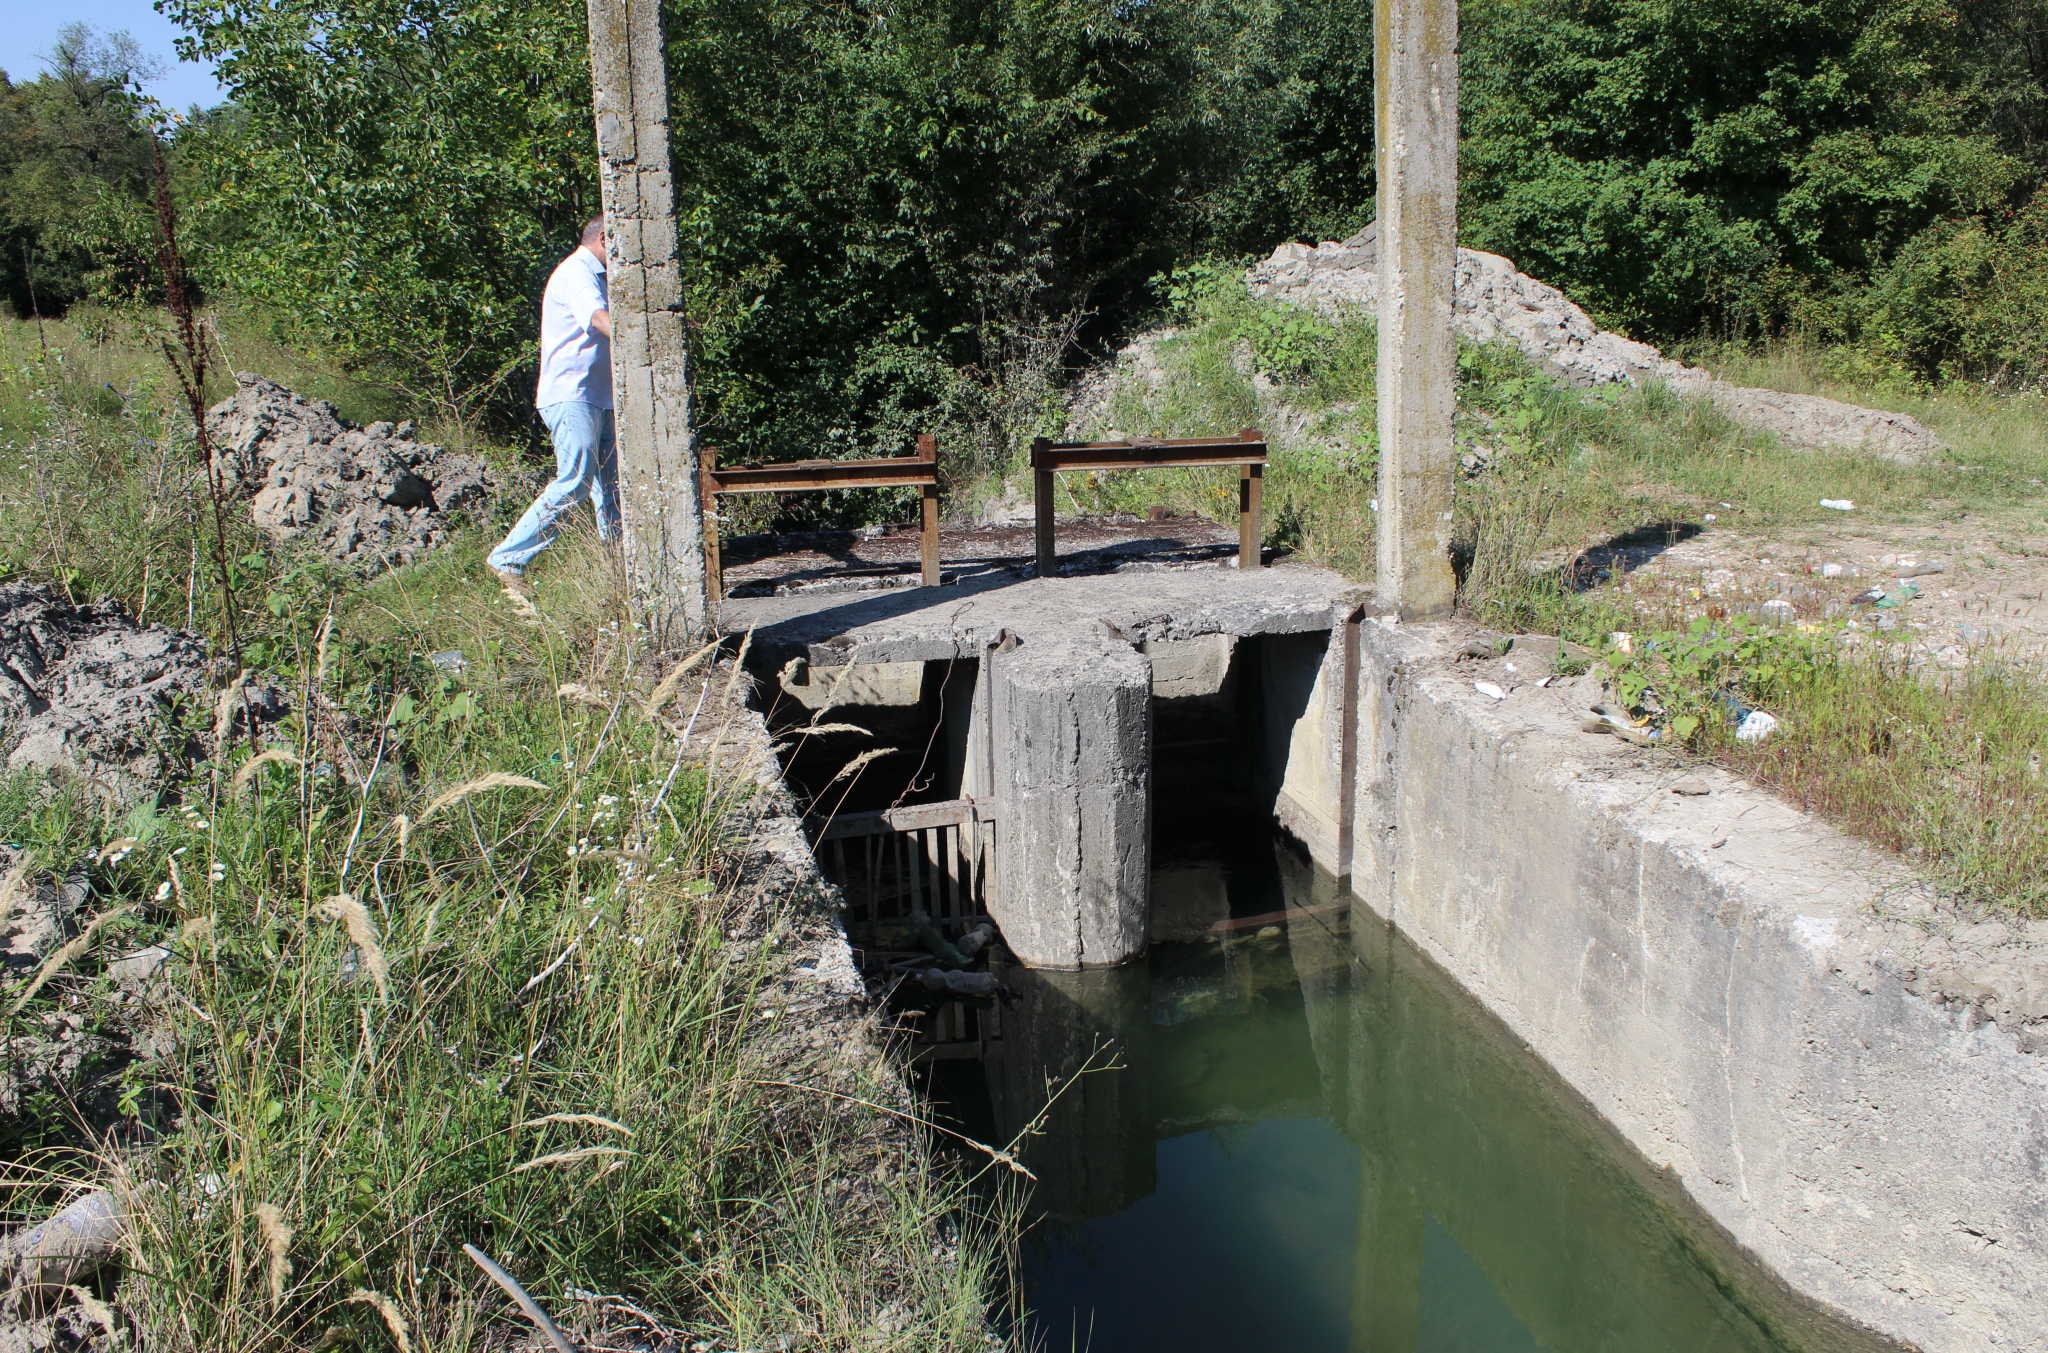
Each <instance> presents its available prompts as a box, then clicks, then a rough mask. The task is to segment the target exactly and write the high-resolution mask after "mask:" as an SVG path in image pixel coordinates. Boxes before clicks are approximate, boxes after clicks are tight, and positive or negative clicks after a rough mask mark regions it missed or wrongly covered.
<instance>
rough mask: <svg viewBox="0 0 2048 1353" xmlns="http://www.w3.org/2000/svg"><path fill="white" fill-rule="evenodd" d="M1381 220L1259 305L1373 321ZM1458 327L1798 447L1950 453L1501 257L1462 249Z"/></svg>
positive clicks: (1292, 274)
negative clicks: (1574, 293) (1742, 381)
mask: <svg viewBox="0 0 2048 1353" xmlns="http://www.w3.org/2000/svg"><path fill="white" fill-rule="evenodd" d="M1378 270H1379V223H1378V222H1374V223H1373V224H1371V225H1368V226H1367V227H1366V228H1365V229H1363V230H1361V231H1359V232H1358V233H1357V234H1356V235H1353V236H1352V237H1351V238H1350V239H1348V240H1345V241H1343V242H1341V243H1337V242H1333V241H1325V242H1324V243H1322V244H1319V245H1310V244H1294V243H1289V244H1283V245H1281V246H1280V247H1279V248H1278V249H1275V250H1274V251H1273V256H1272V257H1271V258H1268V259H1267V260H1266V261H1265V262H1263V263H1261V264H1259V265H1258V266H1257V267H1255V268H1253V269H1252V270H1251V271H1250V272H1248V273H1246V274H1245V285H1246V287H1247V288H1249V290H1250V291H1251V294H1252V295H1254V296H1257V297H1262V298H1270V299H1273V300H1279V301H1286V302H1288V303H1290V304H1294V305H1300V306H1304V307H1307V308H1310V309H1313V310H1316V311H1318V312H1319V313H1322V314H1325V315H1329V316H1332V317H1337V316H1343V315H1370V314H1372V313H1374V312H1375V309H1376V307H1377V303H1378V285H1379V278H1378ZM1452 304H1453V308H1454V312H1455V318H1454V322H1455V323H1456V325H1457V329H1458V333H1459V334H1460V335H1461V336H1462V337H1465V338H1469V339H1471V340H1473V341H1474V342H1479V343H1488V342H1493V341H1495V340H1498V339H1506V340H1509V341H1512V342H1513V343H1515V344H1516V345H1517V346H1519V347H1520V348H1521V349H1522V351H1523V352H1525V353H1527V354H1528V355H1529V356H1530V357H1532V358H1534V359H1536V361H1538V362H1540V363H1542V364H1543V365H1544V366H1545V367H1546V368H1548V369H1549V370H1550V371H1551V372H1552V373H1553V374H1555V375H1556V377H1557V378H1558V379H1559V380H1560V381H1563V382H1564V383H1566V384H1569V385H1575V386H1596V385H1609V384H1615V383H1621V382H1625V383H1627V384H1630V385H1640V384H1642V383H1643V382H1644V381H1646V380H1657V381H1662V382H1663V383H1664V384H1665V385H1668V386H1670V387H1671V388H1672V389H1674V390H1679V391H1682V392H1685V393H1689V394H1703V395H1706V396H1707V397H1708V398H1710V399H1712V400H1713V401H1714V402H1715V403H1716V404H1717V405H1719V406H1720V407H1721V408H1722V409H1724V410H1725V411H1726V412H1727V413H1728V414H1729V415H1730V416H1731V417H1734V418H1736V419H1739V420H1741V421H1742V422H1745V423H1748V424H1750V425H1752V426H1755V427H1759V428H1763V429H1765V430H1767V431H1770V432H1772V433H1775V434H1776V435H1778V436H1779V437H1782V438H1784V439H1785V440H1786V441H1788V442H1791V443H1793V444H1794V445H1798V446H1807V447H1818V448H1820V449H1823V450H1848V451H1865V452H1869V453H1871V454H1874V455H1879V456H1883V457H1885V458H1886V459H1888V460H1894V461H1898V462H1900V463H1902V464H1910V463H1913V462H1915V461H1918V460H1921V459H1923V458H1925V457H1926V456H1928V455H1931V454H1934V453H1937V452H1940V451H1944V450H1946V449H1947V448H1946V447H1945V446H1944V445H1943V443H1942V442H1941V440H1940V439H1939V438H1937V437H1936V436H1935V435H1934V434H1933V433H1931V432H1929V431H1928V430H1927V429H1926V428H1925V427H1922V426H1921V425H1920V423H1919V422H1917V421H1916V420H1914V419H1912V418H1909V417H1907V416H1906V415H1904V414H1899V413H1888V412H1886V411H1884V410H1882V409H1865V408H1861V407H1859V406H1857V405H1854V404H1844V403H1842V402H1841V401H1840V400H1834V399H1822V398H1820V397H1819V396H1817V395H1789V394H1785V393H1783V392H1781V391H1777V390H1759V389H1753V388H1750V387H1747V386H1738V385H1730V384H1728V383H1727V382H1725V381H1718V380H1715V379H1714V377H1713V376H1712V375H1711V374H1710V373H1708V372H1706V371H1702V370H1701V369H1700V368H1698V367H1691V366H1686V365H1684V364H1683V363H1680V362H1674V361H1671V360H1670V359H1669V358H1667V357H1665V356H1664V354H1662V353H1661V352H1659V351H1658V350H1657V349H1655V348H1653V347H1651V346H1650V345H1649V344H1647V343H1637V342H1635V341H1633V340H1631V339H1627V338H1623V337H1622V336H1621V335H1620V334H1616V333H1609V332H1608V331H1606V330H1604V329H1602V328H1601V327H1600V326H1599V325H1597V324H1595V323H1594V322H1593V320H1592V318H1591V317H1590V316H1588V315H1587V314H1586V312H1585V311H1583V310H1581V309H1580V308H1579V307H1578V306H1576V305H1574V304H1572V302H1571V300H1570V299H1569V298H1568V297H1566V296H1565V294H1564V293H1563V292H1561V291H1559V290H1558V289H1557V288H1556V287H1553V286H1550V285H1548V284H1546V283H1543V282H1539V281H1537V280H1536V279H1535V278H1533V277H1530V276H1528V275H1527V274H1525V273H1520V272H1517V271H1515V265H1514V264H1512V263H1510V262H1509V261H1508V260H1506V259H1504V258H1502V257H1501V256H1500V255H1498V254H1483V253H1480V252H1479V251H1478V250H1476V249H1460V250H1459V251H1458V262H1457V267H1456V271H1455V273H1454V281H1453V301H1452Z"/></svg>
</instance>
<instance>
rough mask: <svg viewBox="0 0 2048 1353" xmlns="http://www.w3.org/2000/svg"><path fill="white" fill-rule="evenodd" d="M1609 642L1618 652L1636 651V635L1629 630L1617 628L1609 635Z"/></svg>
mask: <svg viewBox="0 0 2048 1353" xmlns="http://www.w3.org/2000/svg"><path fill="white" fill-rule="evenodd" d="M1607 644H1608V646H1609V647H1610V648H1612V649H1613V650H1614V651H1615V652H1617V653H1633V652H1635V651H1636V639H1635V636H1634V635H1633V634H1630V633H1629V632H1628V631H1627V630H1616V631H1614V633H1612V634H1610V635H1608V636H1607Z"/></svg>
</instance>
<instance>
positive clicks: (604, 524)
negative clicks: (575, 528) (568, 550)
mask: <svg viewBox="0 0 2048 1353" xmlns="http://www.w3.org/2000/svg"><path fill="white" fill-rule="evenodd" d="M540 417H541V421H542V422H544V423H546V424H547V425H548V435H549V436H550V437H552V438H553V439H554V443H555V479H554V482H553V483H552V484H549V485H548V486H547V487H546V488H544V489H542V490H541V493H540V497H538V498H536V499H534V500H533V506H532V507H529V508H527V509H526V515H525V516H523V517H521V518H520V519H519V524H518V525H516V526H514V527H513V528H512V532H511V534H510V535H508V536H506V537H505V540H504V543H503V544H501V545H499V546H498V548H497V549H495V550H492V551H491V558H490V564H491V567H492V568H495V569H503V570H505V571H506V572H508V573H524V572H525V571H526V566H527V565H528V564H530V563H532V562H533V557H534V556H535V555H537V554H539V553H540V552H541V551H542V550H544V549H546V548H547V547H548V546H549V545H550V544H552V543H553V542H554V539H555V519H556V518H558V517H560V516H561V515H562V514H563V513H564V512H567V511H568V510H569V509H570V508H572V507H574V506H576V504H578V503H580V502H582V501H583V500H584V499H585V498H589V499H590V505H591V507H592V508H594V509H596V511H597V538H598V539H599V540H610V539H611V538H612V536H613V535H614V534H615V533H616V532H617V531H618V527H619V458H618V452H617V450H616V449H615V448H614V447H613V445H612V411H611V410H610V409H600V408H598V407H597V405H595V404H584V403H582V402H580V401H577V400H565V401H563V402H562V403H560V404H550V405H548V406H547V407H546V408H544V409H542V410H541V411H540Z"/></svg>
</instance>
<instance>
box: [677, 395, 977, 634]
mask: <svg viewBox="0 0 2048 1353" xmlns="http://www.w3.org/2000/svg"><path fill="white" fill-rule="evenodd" d="M697 464H698V470H697V479H698V484H699V485H700V489H701V492H702V496H703V499H704V576H705V580H706V582H707V583H708V585H709V594H710V598H711V602H712V604H713V605H716V604H717V603H718V601H719V600H720V599H721V598H722V597H723V596H724V595H725V570H724V568H723V566H722V565H721V563H720V560H719V553H718V515H717V512H716V511H715V506H716V503H717V497H718V495H719V494H721V493H815V492H820V491H822V490H825V489H894V488H914V489H922V490H923V491H924V492H923V499H924V501H923V503H922V505H921V506H922V512H921V514H920V520H919V523H918V554H919V564H920V568H921V571H922V572H923V575H924V585H925V586H926V587H937V586H938V585H939V442H938V438H936V437H934V436H933V435H932V434H931V433H929V432H927V433H925V434H923V435H922V436H920V437H919V438H918V439H917V454H916V455H913V456H895V457H891V458H890V459H887V460H799V461H792V462H788V463H785V464H781V465H746V466H735V467H732V468H728V469H723V470H721V469H719V468H718V448H717V447H715V446H701V447H699V448H698V451H697Z"/></svg>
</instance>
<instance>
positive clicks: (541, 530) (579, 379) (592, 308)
mask: <svg viewBox="0 0 2048 1353" xmlns="http://www.w3.org/2000/svg"><path fill="white" fill-rule="evenodd" d="M533 402H534V403H535V404H536V405H538V406H539V408H540V416H541V421H542V422H544V423H546V424H547V425H548V435H549V436H550V437H551V438H553V440H554V443H555V479H554V482H553V483H551V484H549V485H548V486H547V487H546V488H545V489H543V490H541V495H540V497H538V498H536V499H534V500H533V506H532V507H529V508H527V509H526V515H525V516H523V517H521V518H520V519H519V524H518V525H516V526H514V527H513V528H512V533H511V534H510V535H508V536H506V537H505V540H504V543H502V544H500V545H499V546H498V548H497V549H495V550H492V551H491V557H490V565H491V569H492V571H493V572H495V573H496V574H497V575H498V581H499V582H501V583H503V584H505V586H506V587H507V588H509V589H510V590H512V591H514V592H519V593H525V592H528V591H530V590H531V589H530V588H529V586H528V584H527V581H526V566H527V565H528V564H530V563H532V562H533V557H534V556H535V555H537V554H539V553H540V552H541V551H542V550H544V549H546V548H547V547H548V545H549V544H550V543H552V542H553V540H554V538H555V519H556V518H558V517H560V516H561V515H562V514H563V513H564V512H567V511H568V510H569V509H570V508H572V507H574V506H576V504H578V503H580V502H582V501H583V500H584V499H585V498H589V499H590V502H591V506H592V507H593V508H595V509H596V511H597V538H598V539H599V540H610V539H612V537H613V535H614V534H615V533H616V532H617V531H618V529H619V461H618V454H617V451H616V449H615V448H614V446H613V444H612V314H611V302H610V299H609V297H608V296H607V295H606V292H605V275H604V217H602V216H597V217H593V218H592V219H591V221H590V223H589V224H588V225H586V226H584V227H583V242H582V243H581V244H579V245H577V246H576V249H575V251H574V252H573V253H571V254H570V255H569V256H568V257H567V258H565V259H563V260H562V261H561V262H560V263H558V264H556V265H555V271H554V272H553V273H552V274H551V275H550V276H549V277H548V286H547V291H546V293H545V294H544V295H543V296H542V297H541V303H540V385H539V388H538V389H537V390H536V391H535V393H534V401H533Z"/></svg>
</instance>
